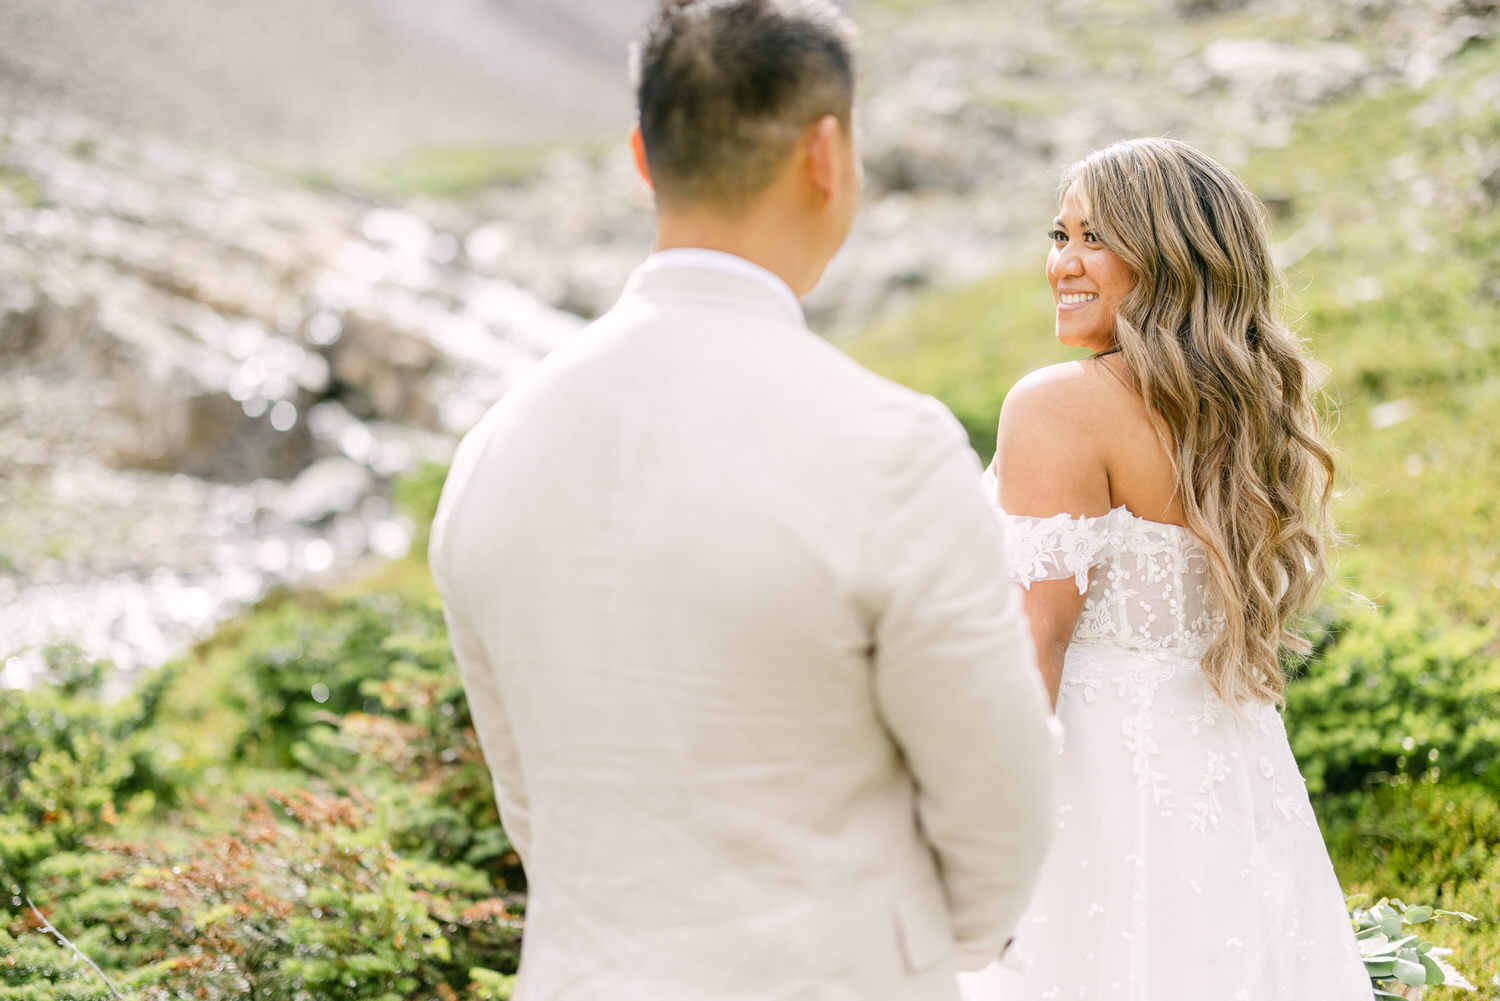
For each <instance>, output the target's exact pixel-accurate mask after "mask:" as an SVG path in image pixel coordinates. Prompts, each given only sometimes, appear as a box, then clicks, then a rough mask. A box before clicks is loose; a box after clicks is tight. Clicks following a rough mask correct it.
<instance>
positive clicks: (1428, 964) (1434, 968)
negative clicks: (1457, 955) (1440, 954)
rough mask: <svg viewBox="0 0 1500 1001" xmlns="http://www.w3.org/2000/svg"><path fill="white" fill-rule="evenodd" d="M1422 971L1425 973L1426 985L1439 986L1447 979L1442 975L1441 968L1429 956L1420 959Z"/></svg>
mask: <svg viewBox="0 0 1500 1001" xmlns="http://www.w3.org/2000/svg"><path fill="white" fill-rule="evenodd" d="M1422 969H1424V970H1426V971H1427V983H1428V984H1429V985H1431V984H1441V983H1444V982H1445V981H1447V979H1448V978H1447V976H1445V975H1444V973H1443V968H1442V967H1441V966H1439V965H1437V963H1436V962H1435V961H1434V960H1433V959H1432V958H1431V957H1430V956H1423V957H1422Z"/></svg>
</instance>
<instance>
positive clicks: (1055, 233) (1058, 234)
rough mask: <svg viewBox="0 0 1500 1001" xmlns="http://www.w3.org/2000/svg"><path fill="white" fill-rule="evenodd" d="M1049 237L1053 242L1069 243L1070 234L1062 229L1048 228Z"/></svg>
mask: <svg viewBox="0 0 1500 1001" xmlns="http://www.w3.org/2000/svg"><path fill="white" fill-rule="evenodd" d="M1047 239H1049V240H1051V241H1052V242H1053V243H1067V242H1068V234H1066V233H1064V232H1063V231H1062V230H1060V229H1049V230H1047Z"/></svg>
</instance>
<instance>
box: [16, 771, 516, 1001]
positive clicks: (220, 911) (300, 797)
mask: <svg viewBox="0 0 1500 1001" xmlns="http://www.w3.org/2000/svg"><path fill="white" fill-rule="evenodd" d="M383 834H384V832H383V830H382V829H381V825H380V823H379V821H378V819H377V818H376V813H375V811H374V809H373V808H372V807H371V806H370V805H369V804H368V803H363V802H360V801H358V800H353V799H348V798H343V797H333V796H326V795H319V794H315V793H312V792H308V791H306V790H302V791H295V792H290V793H273V794H270V795H268V796H267V797H264V798H259V797H252V798H250V799H248V800H247V801H246V802H245V804H244V808H243V814H242V816H241V818H240V821H239V823H238V825H237V826H236V829H235V830H234V832H233V833H231V834H228V835H220V836H211V837H203V838H196V839H192V838H189V839H181V838H179V839H178V842H177V843H173V844H169V845H164V844H161V843H159V842H153V843H143V842H123V841H115V842H110V841H99V842H94V843H92V844H91V846H90V847H91V848H92V849H93V850H92V851H90V852H70V853H62V854H59V855H56V856H54V857H51V858H49V859H47V860H46V861H45V862H43V863H42V864H40V865H39V866H38V867H37V868H36V872H35V879H34V881H33V889H34V890H35V891H36V892H37V894H38V900H39V901H43V900H45V901H46V902H47V903H43V904H42V906H43V907H44V908H45V909H47V910H49V911H51V914H49V917H50V918H51V919H52V920H53V923H55V924H57V925H59V927H68V928H72V929H79V930H80V931H79V932H78V933H77V934H76V936H74V937H75V941H76V943H77V945H78V947H79V948H80V949H81V950H83V952H84V953H85V954H87V955H89V956H90V958H91V959H94V960H95V961H96V962H99V963H100V965H101V966H102V967H104V968H105V969H106V970H114V971H123V973H122V975H121V977H120V983H121V985H122V986H128V987H129V988H131V989H132V990H135V991H139V993H140V996H141V997H143V998H145V999H148V1001H155V999H165V998H168V997H174V998H176V997H196V998H204V999H210V1001H212V999H216V998H225V999H227V998H239V997H246V996H249V997H255V998H259V999H263V1001H395V999H399V998H406V997H418V996H420V997H433V996H442V997H453V998H457V997H459V996H460V995H459V990H460V989H463V990H470V987H469V985H470V983H471V981H474V982H475V983H474V986H473V988H472V991H471V996H472V997H474V998H479V997H485V996H495V994H494V990H493V988H494V985H495V984H496V983H497V980H496V979H495V978H496V977H499V976H501V975H502V974H504V973H506V972H513V971H514V969H515V964H516V961H517V957H518V955H519V933H520V927H521V926H520V922H519V921H518V920H517V919H515V918H514V917H513V916H512V913H511V910H510V907H511V905H510V904H509V903H508V902H507V901H506V900H505V899H503V898H499V897H496V896H494V895H493V894H492V893H491V892H490V885H489V882H488V880H486V879H485V878H484V877H483V876H482V875H481V874H479V873H477V872H475V871H474V870H472V869H468V868H466V867H464V868H450V867H445V866H440V865H435V864H433V863H429V862H424V861H421V860H414V859H410V858H405V857H403V856H401V855H399V854H397V853H396V852H395V851H394V850H393V849H392V848H391V847H390V845H389V844H388V843H387V842H386V841H385V840H384V837H383ZM38 926H39V923H38V922H37V921H36V919H35V917H34V916H33V915H31V914H30V913H29V911H28V912H20V913H17V914H16V915H15V917H14V920H12V922H11V927H10V929H9V931H8V935H9V936H10V937H11V939H12V940H13V941H16V942H17V944H18V946H19V945H25V946H26V948H27V950H28V951H27V953H26V955H27V956H28V957H29V958H28V959H27V961H26V963H25V964H24V966H25V968H24V969H23V968H21V967H20V966H15V965H13V966H12V967H11V968H10V972H9V973H8V974H6V975H8V976H9V977H10V978H11V980H10V981H9V983H10V985H12V986H14V987H16V988H17V990H18V991H19V989H20V988H22V987H35V986H37V985H39V984H43V983H46V984H51V985H53V986H56V985H58V984H72V983H75V982H76V983H78V984H79V985H80V987H79V989H80V991H81V993H80V994H79V995H78V996H79V997H89V998H93V997H96V996H103V995H99V994H98V993H97V991H94V988H93V986H92V985H91V984H88V983H86V981H87V978H85V977H82V976H81V975H80V973H79V971H78V969H77V968H76V965H75V964H73V963H72V962H70V961H67V960H66V958H65V957H64V958H60V956H61V953H60V952H59V950H57V949H52V950H51V951H50V952H49V951H48V950H47V949H44V948H41V947H40V946H39V944H38V942H39V940H40V936H41V933H40V931H39V930H38ZM70 934H71V933H70ZM497 967H498V969H497ZM477 971H488V972H489V974H490V976H487V977H486V976H480V977H478V978H477V979H476V977H475V972H477ZM481 980H482V981H483V983H479V982H478V981H481ZM0 982H5V981H0ZM498 982H500V983H503V982H504V981H503V980H502V981H498ZM453 985H458V986H457V987H455V986H453ZM70 989H71V988H70ZM486 991H488V992H489V993H488V994H486V993H485V992H486ZM5 996H6V995H4V994H0V998H3V997H5ZM14 996H16V997H25V996H27V995H25V994H22V993H17V994H15V995H14Z"/></svg>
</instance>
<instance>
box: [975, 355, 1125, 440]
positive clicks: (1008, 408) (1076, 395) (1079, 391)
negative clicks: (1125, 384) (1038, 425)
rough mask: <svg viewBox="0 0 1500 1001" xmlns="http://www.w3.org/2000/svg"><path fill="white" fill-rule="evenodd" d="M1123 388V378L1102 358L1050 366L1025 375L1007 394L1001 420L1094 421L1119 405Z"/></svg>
mask: <svg viewBox="0 0 1500 1001" xmlns="http://www.w3.org/2000/svg"><path fill="white" fill-rule="evenodd" d="M1121 388H1122V382H1121V380H1120V379H1119V378H1118V377H1117V376H1116V375H1115V373H1114V372H1113V371H1111V370H1110V369H1109V368H1108V367H1107V365H1106V364H1105V363H1104V362H1103V360H1102V359H1096V358H1084V359H1081V360H1078V361H1065V362H1060V363H1058V364H1056V365H1048V366H1046V367H1044V368H1039V369H1036V370H1035V371H1033V372H1030V373H1028V374H1027V375H1025V376H1024V377H1023V378H1022V379H1021V380H1020V381H1018V382H1017V383H1016V384H1015V385H1014V386H1012V387H1011V388H1010V391H1009V392H1008V393H1006V394H1005V402H1004V403H1003V404H1001V407H1000V419H1001V423H1002V425H1003V424H1004V423H1006V422H1008V421H1009V422H1020V423H1023V424H1026V423H1031V422H1033V421H1037V420H1043V421H1049V422H1053V421H1057V420H1060V419H1067V420H1069V421H1070V422H1071V421H1072V420H1080V421H1086V422H1087V421H1092V420H1093V419H1095V418H1097V417H1099V416H1100V415H1101V413H1103V412H1105V411H1107V410H1110V409H1114V408H1115V407H1116V406H1117V405H1118V402H1119V401H1118V400H1116V399H1115V397H1116V394H1117V393H1118V392H1119V390H1120V389H1121Z"/></svg>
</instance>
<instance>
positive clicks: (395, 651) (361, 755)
mask: <svg viewBox="0 0 1500 1001" xmlns="http://www.w3.org/2000/svg"><path fill="white" fill-rule="evenodd" d="M429 587H430V585H429ZM221 669H222V670H224V671H226V672H227V673H228V674H229V676H230V677H232V678H233V679H234V681H235V686H234V688H232V689H231V691H232V692H233V696H232V698H233V699H234V700H235V704H236V706H237V708H238V713H237V715H238V716H239V718H240V719H241V720H242V723H243V726H244V730H243V733H242V735H241V737H240V740H239V743H238V746H239V753H240V756H241V758H242V760H244V761H246V762H249V763H253V764H257V765H259V766H262V767H274V768H280V769H289V770H293V771H295V772H297V773H300V774H302V775H303V776H313V777H317V778H318V779H320V780H322V781H323V782H324V783H325V784H327V785H328V786H329V787H331V788H333V789H336V790H338V791H341V792H344V793H346V794H349V795H362V796H369V797H375V798H377V799H378V801H379V802H380V804H381V806H382V809H383V810H384V812H385V814H386V816H387V817H388V818H390V819H389V820H388V822H387V823H388V836H389V837H390V839H391V841H392V843H393V844H394V845H395V846H396V848H397V849H398V850H400V851H403V852H409V853H411V854H412V855H413V856H414V857H421V858H431V859H434V860H438V861H443V862H450V863H456V862H462V863H464V864H466V865H469V866H473V867H475V868H476V869H478V870H480V871H482V872H484V873H485V874H486V876H487V878H489V879H490V880H492V881H493V882H494V883H495V885H497V886H501V887H507V888H511V889H520V888H521V887H522V886H523V885H524V878H523V876H522V871H521V867H520V860H519V858H518V857H517V855H516V854H515V852H514V850H513V849H512V848H511V845H510V842H509V840H508V839H507V838H506V837H505V833H504V831H503V830H502V829H501V826H500V821H499V815H498V812H497V810H496V808H495V803H494V795H493V792H492V789H491V786H490V780H489V774H488V772H487V771H486V770H485V767H484V762H483V759H482V757H481V755H480V751H479V745H478V740H477V738H476V737H475V735H474V731H473V725H472V722H471V721H470V718H469V710H468V703H467V701H466V700H465V698H464V694H463V688H462V686H461V684H460V682H459V678H458V671H457V669H456V667H455V666H454V664H453V658H452V654H451V653H450V651H449V648H448V639H447V631H446V629H445V627H444V624H443V619H442V612H441V608H440V606H439V605H438V603H437V601H436V599H435V598H434V597H433V596H432V594H431V592H430V590H429V591H427V592H426V593H422V594H417V595H405V594H401V593H399V592H387V591H383V592H380V593H375V594H363V595H357V596H352V597H349V598H345V599H340V600H330V599H316V600H314V599H309V600H308V601H306V602H299V601H293V600H284V601H282V602H280V603H279V604H277V605H275V606H274V607H271V608H268V609H266V610H265V611H263V612H262V613H261V614H258V615H256V616H255V617H254V618H253V619H252V620H251V621H250V622H248V623H247V624H246V625H245V626H244V628H243V630H242V631H241V632H240V634H239V635H238V637H237V640H236V645H235V649H234V651H233V654H232V656H229V657H228V658H227V659H226V662H225V663H224V664H223V665H222V668H221Z"/></svg>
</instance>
